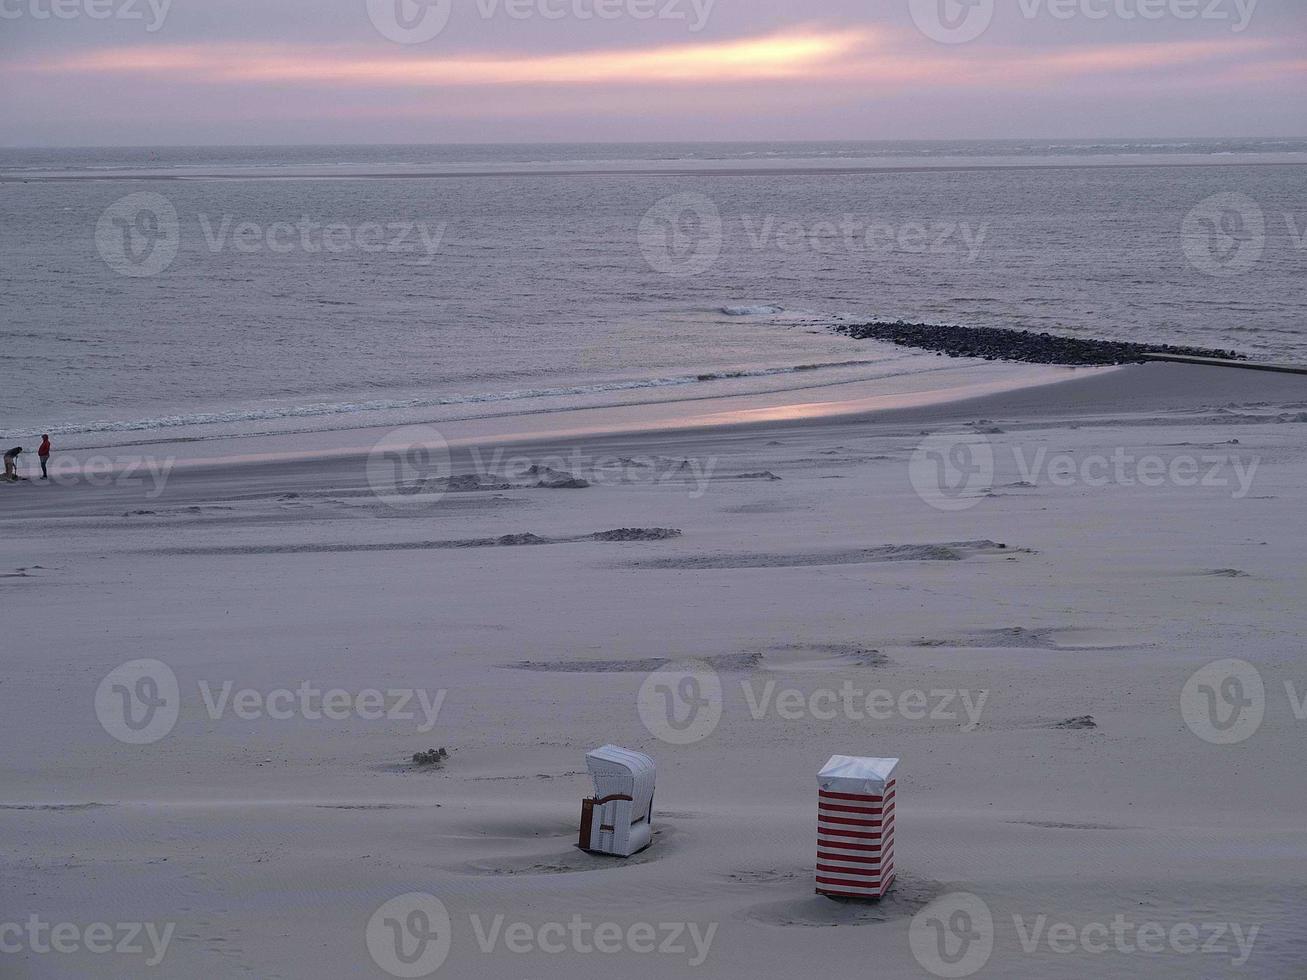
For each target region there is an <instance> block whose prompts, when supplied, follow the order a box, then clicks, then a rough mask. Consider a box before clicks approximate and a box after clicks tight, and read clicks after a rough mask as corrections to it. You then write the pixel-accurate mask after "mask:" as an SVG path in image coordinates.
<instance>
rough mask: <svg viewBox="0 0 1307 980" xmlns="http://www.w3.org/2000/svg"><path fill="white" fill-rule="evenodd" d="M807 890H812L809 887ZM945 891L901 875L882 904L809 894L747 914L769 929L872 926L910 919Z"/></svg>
mask: <svg viewBox="0 0 1307 980" xmlns="http://www.w3.org/2000/svg"><path fill="white" fill-rule="evenodd" d="M805 877H806V876H805ZM805 884H807V883H806V882H805ZM808 887H809V888H811V887H812V886H811V885H810V884H809V885H808ZM946 891H947V889H946V888H945V886H944V885H943V884H941V883H940V882H936V881H925V880H918V879H913V878H909V877H905V876H904V875H902V874H900V875H899V877H898V879H897V880H896V881H895V882H894V887H892V888H891V889H890V891H889V894H888V895H886V896H885V897H884V898H882V899H880V901H863V900H858V899H835V898H826V897H825V896H821V895H812V894H809V895H808V896H806V897H804V898H794V899H789V900H786V901H780V902H766V903H764V904H761V905H755V906H753V908H751V909H749V910H748V911H747V912H746V913H745V914H746V915H747V916H748V917H749V918H750V919H751V920H752V921H754V922H758V923H761V924H762V925H768V926H806V927H809V928H814V927H815V928H823V927H825V928H829V927H831V926H869V925H876V924H878V923H882V922H893V921H895V920H898V919H910V918H911V917H912V916H914V915H916V914H917V913H918V912H920V911H921V910H922V909H924V908H925V907H926V906H928V905H929V904H930V903H931V902H933V901H934V900H935V899H936V898H938V897H939V896H941V895H943V894H945V892H946Z"/></svg>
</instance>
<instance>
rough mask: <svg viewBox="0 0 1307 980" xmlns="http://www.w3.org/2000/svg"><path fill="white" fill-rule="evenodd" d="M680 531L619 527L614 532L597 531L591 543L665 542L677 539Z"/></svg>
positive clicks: (666, 528)
mask: <svg viewBox="0 0 1307 980" xmlns="http://www.w3.org/2000/svg"><path fill="white" fill-rule="evenodd" d="M680 536H681V532H680V530H678V529H677V528H673V527H619V528H617V529H616V530H615V531H597V532H595V533H594V534H592V535H590V539H591V540H592V541H667V540H670V539H671V538H679V537H680Z"/></svg>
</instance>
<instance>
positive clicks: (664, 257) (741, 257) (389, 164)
mask: <svg viewBox="0 0 1307 980" xmlns="http://www.w3.org/2000/svg"><path fill="white" fill-rule="evenodd" d="M0 277H2V278H3V284H4V286H3V291H2V292H0V434H2V438H13V439H14V440H15V441H22V440H23V439H26V438H28V437H30V436H31V435H32V434H35V433H41V432H49V433H51V434H52V435H53V436H55V438H56V440H57V442H58V444H60V445H61V446H67V447H73V446H97V445H111V444H121V443H126V442H148V441H151V440H173V439H181V438H185V439H209V438H219V437H224V436H230V435H239V434H258V433H283V434H289V433H295V432H301V431H311V430H322V429H348V428H357V427H364V426H386V425H391V424H401V423H406V422H413V421H429V422H439V421H441V420H446V419H466V418H473V417H487V416H497V415H516V414H522V413H532V412H542V411H553V410H558V409H567V408H579V407H590V406H594V407H602V406H612V405H630V404H640V403H644V402H655V401H666V400H677V399H685V398H713V397H718V396H726V395H738V394H747V393H753V392H771V391H783V390H787V389H794V390H796V391H797V390H802V389H808V388H813V387H820V386H827V385H834V384H838V383H841V382H845V381H856V380H866V379H875V378H879V377H886V376H890V375H895V374H904V373H915V372H922V371H933V370H938V369H939V368H940V367H941V366H942V364H941V361H946V360H947V359H941V358H937V357H934V356H930V355H924V354H922V353H920V352H913V351H908V350H903V349H899V348H894V347H889V346H887V345H884V344H881V343H878V342H874V341H855V340H852V339H849V338H847V337H844V336H841V335H838V334H836V333H834V332H833V331H832V329H831V328H832V327H833V326H836V325H838V324H841V323H858V322H865V321H868V320H898V319H903V320H908V321H912V322H929V323H946V324H960V325H967V326H986V327H1008V328H1015V329H1025V330H1034V331H1047V332H1050V333H1057V334H1065V335H1070V336H1083V337H1093V338H1103V339H1112V340H1117V339H1119V340H1130V341H1138V342H1146V343H1168V344H1184V345H1196V346H1203V347H1214V348H1221V349H1233V350H1237V351H1240V352H1242V353H1245V354H1247V355H1249V356H1251V357H1253V358H1255V359H1258V360H1268V361H1291V362H1298V363H1307V322H1305V321H1304V310H1305V309H1307V140H1303V139H1269V138H1268V139H1226V140H1216V139H1152V140H1083V141H1068V140H1049V141H1039V140H1004V141H967V142H888V141H882V142H831V143H802V144H796V143H767V144H763V143H748V144H741V143H736V144H728V143H675V144H673V143H647V144H606V145H605V144H549V145H495V146H491V145H486V146H471V145H457V146H297V147H186V148H164V147H155V148H86V149H22V148H13V149H0Z"/></svg>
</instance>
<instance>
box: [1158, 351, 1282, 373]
mask: <svg viewBox="0 0 1307 980" xmlns="http://www.w3.org/2000/svg"><path fill="white" fill-rule="evenodd" d="M1143 357H1144V359H1145V360H1149V361H1171V362H1173V363H1175V364H1200V365H1206V366H1208V367H1224V368H1243V369H1244V370H1246V371H1275V372H1277V373H1280V374H1307V366H1302V365H1298V364H1275V363H1273V362H1270V361H1231V360H1229V359H1228V358H1224V357H1193V356H1191V355H1189V354H1144V355H1143Z"/></svg>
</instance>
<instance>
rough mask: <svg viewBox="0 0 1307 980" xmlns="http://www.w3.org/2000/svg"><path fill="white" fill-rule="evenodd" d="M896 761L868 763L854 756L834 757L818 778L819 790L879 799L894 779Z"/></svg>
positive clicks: (865, 759) (881, 760)
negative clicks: (886, 785)
mask: <svg viewBox="0 0 1307 980" xmlns="http://www.w3.org/2000/svg"><path fill="white" fill-rule="evenodd" d="M898 767H899V760H898V759H868V758H863V757H860V756H855V755H833V756H831V757H830V761H828V762H827V763H826V765H825V766H823V767H822V770H821V772H819V773H818V774H817V785H818V786H819V787H820V788H821V789H825V790H833V791H835V792H837V793H865V794H866V795H868V796H879V795H880V794H881V793H883V792H884V791H885V784H886V783H888V782H889V781H890V780H891V779H893V778H894V772H895V770H897V769H898Z"/></svg>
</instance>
